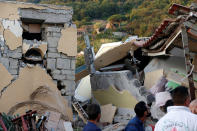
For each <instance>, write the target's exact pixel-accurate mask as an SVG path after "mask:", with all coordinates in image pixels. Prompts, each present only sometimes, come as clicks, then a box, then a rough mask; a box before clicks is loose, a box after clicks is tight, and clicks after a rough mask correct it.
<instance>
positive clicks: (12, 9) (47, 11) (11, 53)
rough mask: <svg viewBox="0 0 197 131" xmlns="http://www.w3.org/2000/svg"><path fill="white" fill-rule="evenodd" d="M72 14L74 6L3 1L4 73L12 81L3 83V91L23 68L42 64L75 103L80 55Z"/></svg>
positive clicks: (0, 54) (0, 56) (0, 58)
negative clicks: (77, 56) (76, 77)
mask: <svg viewBox="0 0 197 131" xmlns="http://www.w3.org/2000/svg"><path fill="white" fill-rule="evenodd" d="M72 14H73V10H72V8H70V7H65V6H51V5H34V4H27V3H19V2H0V64H1V66H0V72H6V71H5V70H7V73H6V74H8V75H5V78H8V77H9V79H8V80H9V81H10V83H9V82H8V81H5V82H4V83H6V84H4V85H1V89H5V90H4V92H3V93H6V90H7V89H6V88H9V87H7V86H8V84H7V82H8V83H9V84H14V83H15V81H17V80H18V77H19V75H20V70H22V69H23V68H26V67H27V66H31V67H35V66H39V67H41V68H42V69H43V70H44V71H45V72H46V73H48V75H50V76H51V78H52V79H51V80H52V81H53V83H54V84H55V85H56V87H57V88H58V89H59V90H61V92H60V93H61V95H62V96H64V97H65V98H66V99H67V100H68V103H71V100H72V96H73V95H74V90H75V56H76V54H77V43H76V42H77V31H76V26H75V25H74V24H73V23H72ZM9 75H10V76H11V77H10V76H9ZM10 79H11V80H10ZM1 81H4V79H3V78H1ZM30 82H31V81H30ZM32 82H33V81H32ZM43 86H44V85H43ZM3 95H4V94H3Z"/></svg>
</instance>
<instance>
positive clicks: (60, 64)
mask: <svg viewBox="0 0 197 131" xmlns="http://www.w3.org/2000/svg"><path fill="white" fill-rule="evenodd" d="M56 66H57V68H58V69H70V60H69V59H62V58H58V59H57V65H56Z"/></svg>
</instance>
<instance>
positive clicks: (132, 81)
mask: <svg viewBox="0 0 197 131" xmlns="http://www.w3.org/2000/svg"><path fill="white" fill-rule="evenodd" d="M196 11H197V5H196V4H192V5H191V6H190V7H185V6H182V5H178V4H173V5H172V6H171V7H170V9H169V14H171V15H174V16H176V18H175V19H168V20H164V21H163V22H162V24H161V25H160V26H159V27H158V28H157V29H156V31H155V33H154V34H153V35H152V36H151V37H146V38H138V37H136V36H134V37H129V38H128V39H127V40H126V41H125V42H119V43H111V44H106V45H103V46H102V47H101V48H100V50H99V51H98V53H97V54H96V56H95V55H94V53H92V49H91V47H90V46H89V44H87V48H86V49H85V58H86V66H82V67H81V68H79V69H78V70H77V72H76V80H79V79H81V78H83V77H84V76H87V75H88V74H90V78H88V77H85V78H84V79H85V80H86V81H87V79H90V82H91V89H92V90H91V92H92V97H93V98H94V99H95V101H96V102H98V103H99V104H101V106H103V105H106V104H112V105H113V106H116V107H117V114H116V115H115V117H114V119H113V122H114V123H117V122H119V123H125V124H127V122H128V120H129V119H130V118H128V117H127V116H130V117H131V116H133V115H134V113H132V109H133V108H134V105H135V104H136V103H137V101H140V100H144V101H146V102H147V103H148V104H150V105H151V104H152V103H154V102H155V95H156V94H157V93H159V92H164V91H171V90H173V89H174V88H176V87H177V86H178V85H184V86H186V87H188V88H189V89H190V95H191V99H195V98H196V97H195V87H196V78H195V76H196V66H197V65H196V61H197V57H196V53H197V49H196V45H195V44H196V42H197V27H196V21H197V13H196ZM86 43H88V41H87V40H86ZM83 81H84V80H83V79H82V82H83ZM79 85H80V84H79ZM78 88H79V89H78ZM78 88H77V90H76V95H75V96H76V98H78V100H79V101H80V97H79V96H80V95H81V96H82V97H83V96H85V95H86V96H89V97H88V98H89V99H90V98H91V96H90V95H87V94H89V93H90V91H89V89H88V91H87V92H86V91H84V90H83V91H81V93H80V92H79V90H82V89H83V86H78ZM80 88H82V89H80ZM84 89H85V88H84ZM163 97H165V96H163ZM88 98H86V99H88ZM84 100H85V99H84ZM128 109H129V110H128ZM123 110H124V111H123ZM152 114H153V117H154V118H160V117H161V115H162V114H161V113H160V112H159V110H158V107H157V109H156V107H154V104H153V105H152ZM124 120H125V121H124Z"/></svg>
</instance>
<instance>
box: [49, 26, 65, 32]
mask: <svg viewBox="0 0 197 131" xmlns="http://www.w3.org/2000/svg"><path fill="white" fill-rule="evenodd" d="M46 31H47V32H61V28H59V27H47V29H46Z"/></svg>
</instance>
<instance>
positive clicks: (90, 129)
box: [83, 104, 101, 131]
mask: <svg viewBox="0 0 197 131" xmlns="http://www.w3.org/2000/svg"><path fill="white" fill-rule="evenodd" d="M87 114H88V123H87V124H86V126H85V127H84V128H83V131H101V129H100V128H99V127H98V126H97V124H98V122H99V121H100V118H101V109H100V106H99V105H98V104H90V105H88V107H87Z"/></svg>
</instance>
